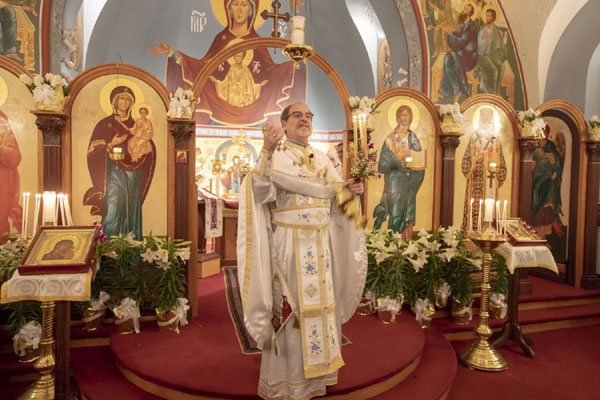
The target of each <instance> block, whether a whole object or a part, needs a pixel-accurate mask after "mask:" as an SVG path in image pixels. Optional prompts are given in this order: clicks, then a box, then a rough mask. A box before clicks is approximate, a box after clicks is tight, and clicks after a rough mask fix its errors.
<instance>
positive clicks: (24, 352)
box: [16, 338, 40, 364]
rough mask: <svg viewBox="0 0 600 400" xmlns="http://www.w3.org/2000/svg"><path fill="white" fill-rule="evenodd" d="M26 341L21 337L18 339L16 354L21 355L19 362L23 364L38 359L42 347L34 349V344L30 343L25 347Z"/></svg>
mask: <svg viewBox="0 0 600 400" xmlns="http://www.w3.org/2000/svg"><path fill="white" fill-rule="evenodd" d="M24 344H25V341H24V340H23V339H21V338H19V339H18V341H17V349H18V350H17V351H16V354H17V356H18V357H19V362H20V363H22V364H27V363H30V362H32V361H35V360H37V359H38V358H39V357H40V347H39V346H38V348H37V349H34V348H33V346H31V345H29V346H26V347H23V345H24Z"/></svg>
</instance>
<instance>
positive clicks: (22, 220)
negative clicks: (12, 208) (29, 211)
mask: <svg viewBox="0 0 600 400" xmlns="http://www.w3.org/2000/svg"><path fill="white" fill-rule="evenodd" d="M26 199H27V195H26V194H25V192H23V206H22V208H21V209H22V210H23V215H22V216H21V238H24V237H25V202H26V201H27V200H26Z"/></svg>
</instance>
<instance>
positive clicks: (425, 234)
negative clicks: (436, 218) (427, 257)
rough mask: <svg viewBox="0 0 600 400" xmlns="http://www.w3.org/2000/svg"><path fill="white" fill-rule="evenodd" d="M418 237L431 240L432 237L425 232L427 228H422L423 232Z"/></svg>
mask: <svg viewBox="0 0 600 400" xmlns="http://www.w3.org/2000/svg"><path fill="white" fill-rule="evenodd" d="M418 236H419V237H420V238H422V237H425V238H427V239H429V238H430V237H431V234H430V233H427V231H426V230H425V228H421V230H420V231H419V233H418Z"/></svg>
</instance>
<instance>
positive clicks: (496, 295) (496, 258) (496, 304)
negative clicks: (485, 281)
mask: <svg viewBox="0 0 600 400" xmlns="http://www.w3.org/2000/svg"><path fill="white" fill-rule="evenodd" d="M494 269H495V270H496V274H495V277H494V278H493V279H492V280H491V282H490V318H493V319H502V318H504V317H505V316H506V311H507V310H508V305H507V304H506V296H507V295H508V267H507V266H506V259H505V258H504V257H503V256H502V255H500V254H499V253H497V252H494V253H492V270H494Z"/></svg>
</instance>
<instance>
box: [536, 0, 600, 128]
mask: <svg viewBox="0 0 600 400" xmlns="http://www.w3.org/2000/svg"><path fill="white" fill-rule="evenodd" d="M599 14H600V2H598V1H590V2H588V3H587V4H586V5H585V6H584V7H583V8H582V9H581V10H580V11H579V12H578V13H577V15H576V16H575V18H573V21H572V22H571V23H570V24H569V26H568V27H567V29H565V32H564V34H563V35H562V37H561V39H560V40H559V42H558V44H557V46H556V49H555V51H554V54H553V56H552V61H551V64H550V68H549V70H548V79H547V81H546V90H545V93H544V100H546V101H547V100H552V99H562V100H567V101H570V102H571V103H573V104H575V105H576V106H577V107H578V108H579V109H580V110H584V109H585V97H586V90H587V88H586V80H587V71H588V67H589V65H590V60H591V58H592V54H593V53H594V51H595V50H596V47H597V46H598V38H599V37H600V25H599V24H598V23H597V15H599ZM598 111H600V110H595V111H594V110H593V111H592V113H594V114H596V113H598ZM589 117H591V115H589Z"/></svg>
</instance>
